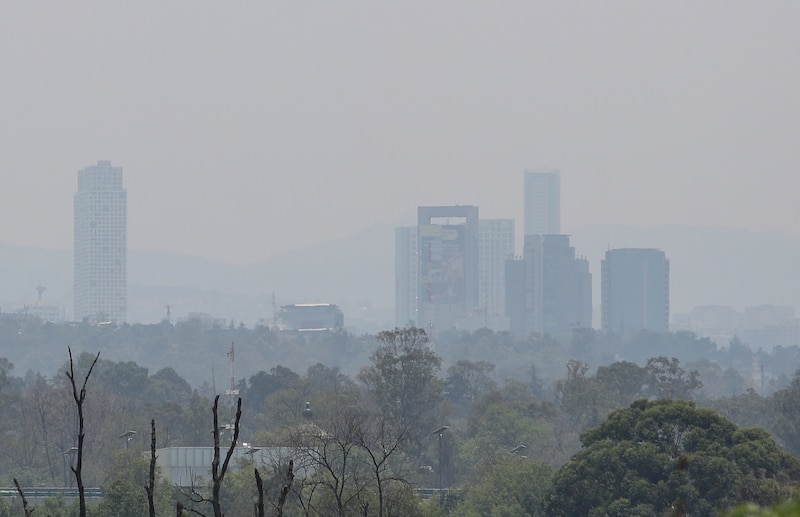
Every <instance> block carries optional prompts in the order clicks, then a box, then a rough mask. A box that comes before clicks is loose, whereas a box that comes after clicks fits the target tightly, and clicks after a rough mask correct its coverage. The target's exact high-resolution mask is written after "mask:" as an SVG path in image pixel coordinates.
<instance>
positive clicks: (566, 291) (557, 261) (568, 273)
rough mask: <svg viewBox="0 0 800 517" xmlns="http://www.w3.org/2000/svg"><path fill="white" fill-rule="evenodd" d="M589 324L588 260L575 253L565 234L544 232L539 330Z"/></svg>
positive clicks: (556, 331) (559, 330) (566, 330)
mask: <svg viewBox="0 0 800 517" xmlns="http://www.w3.org/2000/svg"><path fill="white" fill-rule="evenodd" d="M591 326H592V274H591V273H590V272H589V261H588V260H586V259H585V258H582V257H576V256H575V248H573V247H572V246H570V245H569V236H568V235H545V236H544V243H543V245H542V331H543V332H545V333H546V334H553V335H558V334H568V333H570V332H572V331H573V330H575V329H577V328H585V327H591Z"/></svg>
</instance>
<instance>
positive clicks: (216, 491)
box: [211, 395, 242, 517]
mask: <svg viewBox="0 0 800 517" xmlns="http://www.w3.org/2000/svg"><path fill="white" fill-rule="evenodd" d="M218 409H219V395H217V396H216V397H214V407H213V409H212V411H213V413H214V460H213V461H212V462H211V508H213V510H214V517H224V516H223V513H222V507H221V505H220V489H221V488H222V481H223V480H224V479H225V474H226V473H227V472H228V464H229V463H230V461H231V456H233V451H234V449H235V448H236V442H237V441H238V440H239V421H240V420H241V418H242V398H241V397H239V398H238V399H237V401H236V418H235V419H234V422H233V438H232V439H231V444H230V446H229V447H228V452H227V453H226V454H225V460H224V461H223V463H222V467H220V464H219V432H220V427H219V417H218V415H217V411H218Z"/></svg>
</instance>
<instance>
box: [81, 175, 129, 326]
mask: <svg viewBox="0 0 800 517" xmlns="http://www.w3.org/2000/svg"><path fill="white" fill-rule="evenodd" d="M74 208H75V213H74V216H75V220H74V232H75V233H74V237H75V242H74V248H75V249H74V252H75V264H74V267H75V274H74V282H75V285H74V288H75V291H74V296H75V306H74V313H75V314H74V315H75V319H76V320H84V319H86V320H88V321H93V322H102V321H110V322H114V323H124V322H125V318H126V313H127V305H128V280H127V264H128V260H127V256H128V236H127V235H128V231H127V225H128V198H127V193H126V191H125V188H123V186H122V167H112V166H111V162H109V161H99V162H97V165H92V166H90V167H87V168H86V169H84V170H82V171H79V172H78V190H77V192H76V193H75V198H74Z"/></svg>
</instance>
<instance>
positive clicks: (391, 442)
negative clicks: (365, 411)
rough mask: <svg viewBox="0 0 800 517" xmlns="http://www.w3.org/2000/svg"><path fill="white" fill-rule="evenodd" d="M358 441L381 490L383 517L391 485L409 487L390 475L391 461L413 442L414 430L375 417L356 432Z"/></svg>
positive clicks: (380, 416)
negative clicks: (388, 488)
mask: <svg viewBox="0 0 800 517" xmlns="http://www.w3.org/2000/svg"><path fill="white" fill-rule="evenodd" d="M355 439H356V443H357V445H358V446H359V447H360V448H361V450H363V451H364V452H365V453H366V455H367V457H368V458H369V466H370V468H371V470H372V475H373V477H374V478H375V483H376V486H377V489H378V516H379V517H383V515H384V512H385V504H384V503H385V501H386V486H387V483H389V482H392V481H396V482H401V483H407V481H406V480H405V479H403V478H401V477H398V476H394V475H392V474H391V473H390V469H389V460H390V459H391V458H392V456H393V455H394V454H395V453H396V452H398V451H400V450H402V447H403V446H404V445H405V444H407V443H409V442H410V440H411V433H410V430H409V429H408V428H407V427H404V426H402V425H395V424H394V423H393V422H390V421H389V420H387V419H386V418H385V417H384V416H383V415H374V416H372V417H369V418H367V419H365V420H364V421H363V422H362V425H360V426H359V427H357V428H356V429H355ZM365 511H366V510H365Z"/></svg>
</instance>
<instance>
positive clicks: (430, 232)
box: [417, 206, 478, 334]
mask: <svg viewBox="0 0 800 517" xmlns="http://www.w3.org/2000/svg"><path fill="white" fill-rule="evenodd" d="M417 236H418V239H419V244H418V250H419V287H418V300H419V303H418V309H419V313H418V315H419V322H418V326H419V327H421V328H424V329H425V330H426V331H428V332H429V333H431V334H432V333H433V332H434V331H435V330H446V329H451V328H454V327H456V326H457V323H458V322H459V321H460V320H464V319H468V318H471V317H472V316H473V315H474V313H475V310H476V309H477V304H478V207H477V206H421V207H418V208H417Z"/></svg>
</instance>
